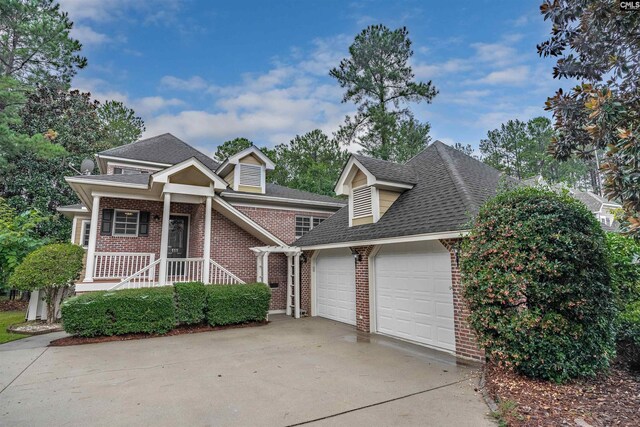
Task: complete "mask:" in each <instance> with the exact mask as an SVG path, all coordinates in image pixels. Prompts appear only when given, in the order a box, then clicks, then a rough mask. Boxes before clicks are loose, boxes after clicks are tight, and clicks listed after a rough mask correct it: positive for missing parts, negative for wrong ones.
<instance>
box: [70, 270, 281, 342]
mask: <svg viewBox="0 0 640 427" xmlns="http://www.w3.org/2000/svg"><path fill="white" fill-rule="evenodd" d="M270 301H271V289H269V287H268V286H266V285H265V284H263V283H253V284H247V285H206V286H205V285H204V284H203V283H202V282H184V283H176V284H175V286H167V287H161V288H145V289H125V290H121V291H106V292H91V293H87V294H84V295H80V296H77V297H73V298H71V299H68V300H67V301H65V302H64V303H63V304H62V324H63V326H64V330H65V331H67V332H68V333H70V334H72V335H78V336H81V337H95V336H100V335H123V334H128V333H155V334H163V333H166V332H169V331H170V330H171V329H173V328H174V327H175V326H176V325H178V324H195V323H202V322H203V321H204V320H205V319H206V321H207V322H208V323H209V324H211V325H212V326H218V325H231V324H234V323H246V322H253V321H262V320H265V319H266V318H267V313H268V312H269V302H270Z"/></svg>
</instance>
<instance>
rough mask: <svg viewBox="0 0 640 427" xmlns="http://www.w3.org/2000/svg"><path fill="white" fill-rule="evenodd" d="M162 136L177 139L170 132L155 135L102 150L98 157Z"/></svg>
mask: <svg viewBox="0 0 640 427" xmlns="http://www.w3.org/2000/svg"><path fill="white" fill-rule="evenodd" d="M162 135H171V136H173V137H174V138H176V137H175V136H174V135H172V134H171V133H170V132H165V133H161V134H160V135H154V136H150V137H149V138H143V139H138V140H137V141H133V142H130V143H128V144H122V145H118V146H117V147H111V148H107V149H106V150H102V151H100V152H99V153H97V154H98V155H100V154H102V153H106V152H107V151H111V150H116V149H119V148H123V147H128V146H129V145H133V144H137V143H138V142H144V141H148V140H150V139H154V138H158V137H161V136H162Z"/></svg>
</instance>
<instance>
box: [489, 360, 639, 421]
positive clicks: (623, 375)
mask: <svg viewBox="0 0 640 427" xmlns="http://www.w3.org/2000/svg"><path fill="white" fill-rule="evenodd" d="M485 381H486V388H487V391H488V392H489V395H490V396H491V397H492V398H493V399H494V400H495V401H496V402H497V403H498V407H499V416H497V418H499V419H500V420H501V421H502V423H504V424H506V425H508V426H581V427H585V426H589V425H591V426H598V427H599V426H638V425H640V372H637V371H632V370H630V369H628V365H627V364H625V363H624V361H622V360H618V361H616V363H614V365H613V366H612V367H611V369H610V370H609V372H608V373H607V374H602V375H600V376H598V377H597V378H594V379H590V380H579V381H574V382H572V383H566V384H555V383H551V382H546V381H540V380H533V379H529V378H526V377H523V376H521V375H518V374H515V373H514V372H511V371H508V370H506V369H504V368H500V367H498V366H496V365H493V364H487V366H486V367H485Z"/></svg>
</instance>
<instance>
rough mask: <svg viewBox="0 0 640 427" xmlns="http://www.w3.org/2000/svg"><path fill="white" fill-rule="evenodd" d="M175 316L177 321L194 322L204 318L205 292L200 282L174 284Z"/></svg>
mask: <svg viewBox="0 0 640 427" xmlns="http://www.w3.org/2000/svg"><path fill="white" fill-rule="evenodd" d="M174 291H175V296H176V317H177V320H178V323H184V324H188V325H190V324H194V323H200V322H202V321H203V320H204V309H205V306H206V305H207V294H206V293H205V286H204V283H202V282H184V283H176V284H175V285H174Z"/></svg>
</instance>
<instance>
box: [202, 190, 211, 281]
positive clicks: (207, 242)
mask: <svg viewBox="0 0 640 427" xmlns="http://www.w3.org/2000/svg"><path fill="white" fill-rule="evenodd" d="M202 253H203V257H204V265H203V268H202V275H203V276H204V277H203V278H202V281H203V282H204V283H211V280H210V277H209V276H210V274H209V271H210V270H209V269H210V267H211V261H209V260H210V259H211V196H208V197H207V201H206V203H205V213H204V248H203V250H202Z"/></svg>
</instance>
